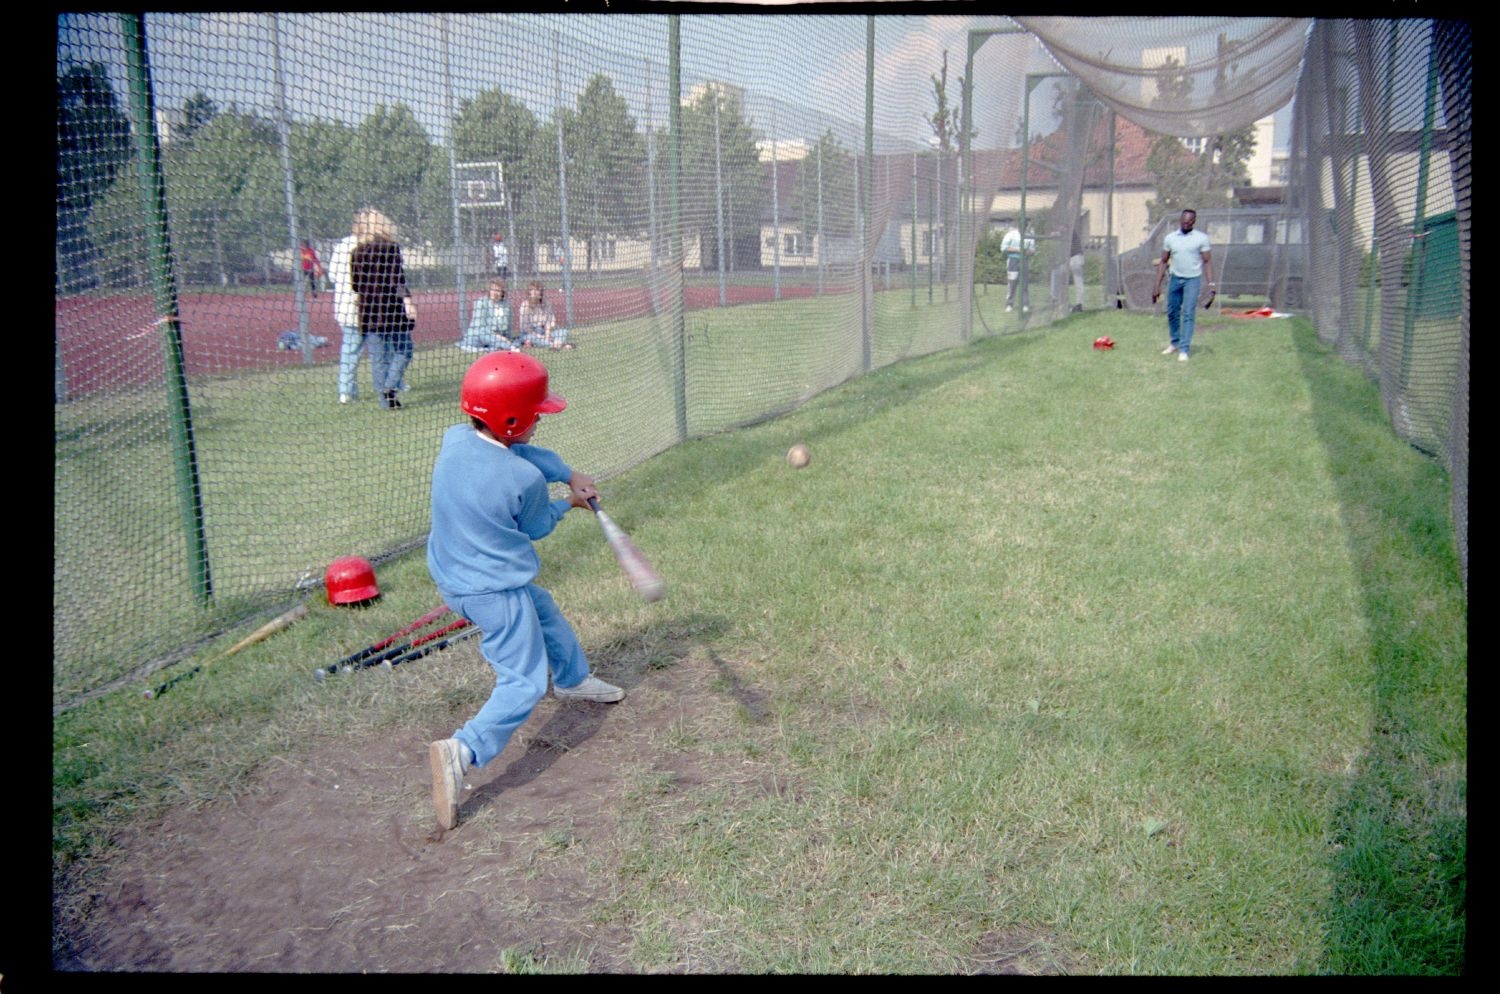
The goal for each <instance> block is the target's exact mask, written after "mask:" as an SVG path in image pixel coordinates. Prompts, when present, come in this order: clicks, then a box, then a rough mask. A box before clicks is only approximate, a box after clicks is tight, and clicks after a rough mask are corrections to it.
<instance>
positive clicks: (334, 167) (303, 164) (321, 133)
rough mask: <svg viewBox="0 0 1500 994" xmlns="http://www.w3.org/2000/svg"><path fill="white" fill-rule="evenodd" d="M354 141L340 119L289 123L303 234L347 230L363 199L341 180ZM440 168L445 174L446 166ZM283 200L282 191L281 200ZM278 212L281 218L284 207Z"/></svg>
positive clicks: (310, 235)
mask: <svg viewBox="0 0 1500 994" xmlns="http://www.w3.org/2000/svg"><path fill="white" fill-rule="evenodd" d="M353 143H354V129H353V128H352V127H350V126H349V125H347V124H344V123H342V122H338V121H308V122H301V121H298V122H296V123H294V124H293V125H292V131H291V139H290V147H291V159H292V178H293V180H294V181H295V184H296V187H295V189H296V197H297V221H298V224H299V225H300V226H301V228H302V231H303V232H304V236H305V237H308V238H342V237H344V236H345V235H347V234H348V233H349V228H350V223H351V221H352V220H353V217H354V211H355V209H356V208H358V207H359V206H360V205H361V202H362V201H361V197H360V193H359V191H358V190H357V189H354V188H351V187H349V186H347V185H346V184H345V183H344V181H343V180H344V163H345V160H346V159H347V157H348V152H349V149H350V148H351V147H352V146H353ZM278 162H279V159H278ZM443 172H444V174H445V175H446V172H447V169H446V166H445V167H444V170H443ZM285 200H286V197H285V194H283V196H282V203H283V204H284V203H285ZM279 213H280V215H281V216H282V217H283V218H284V216H285V214H286V212H285V210H282V211H280V212H279ZM284 223H285V222H284V221H283V224H284ZM285 230H286V229H285V228H284V227H283V228H282V231H283V232H284V231H285Z"/></svg>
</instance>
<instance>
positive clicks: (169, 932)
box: [54, 645, 774, 973]
mask: <svg viewBox="0 0 1500 994" xmlns="http://www.w3.org/2000/svg"><path fill="white" fill-rule="evenodd" d="M743 669H744V667H743V665H742V664H737V663H735V662H734V661H730V660H726V659H724V658H722V657H720V656H718V655H717V654H716V653H713V652H711V651H708V652H705V650H704V649H703V647H702V646H701V645H700V646H698V647H696V648H695V649H694V650H692V651H690V652H687V653H684V654H683V655H681V656H680V657H679V658H677V659H676V660H675V661H674V662H673V663H672V664H671V665H670V666H668V667H665V668H662V669H655V670H645V671H643V672H640V673H639V675H638V676H637V677H633V678H631V679H629V680H622V681H620V682H622V683H625V684H626V686H627V689H628V691H629V693H628V696H627V697H626V698H625V700H624V701H622V702H620V703H618V704H591V703H577V702H569V703H566V704H564V703H561V702H559V701H556V700H554V699H553V698H552V697H551V696H550V695H549V696H548V697H546V698H544V699H543V701H542V703H540V704H539V705H538V706H537V709H536V711H535V712H534V713H533V714H532V716H531V717H530V718H529V719H528V721H527V722H526V724H525V725H523V726H522V727H521V729H520V730H519V731H518V732H517V734H516V736H515V737H514V738H513V739H512V741H511V742H510V744H509V745H508V746H507V748H506V750H505V752H504V753H503V754H502V755H501V756H500V757H498V758H497V759H496V760H494V761H493V762H491V763H490V764H489V765H487V766H486V767H484V768H483V769H479V770H471V771H470V772H469V774H468V775H467V776H466V777H465V784H466V788H467V789H466V790H465V792H464V797H463V804H462V808H461V820H460V822H459V824H458V826H457V827H456V828H455V829H453V830H452V831H449V832H446V833H445V832H443V831H441V830H440V829H438V828H437V827H436V821H435V819H434V815H433V811H432V803H431V781H430V779H429V773H428V766H427V743H428V742H429V741H430V740H432V739H435V738H442V737H445V736H447V735H449V734H451V733H452V728H451V727H447V728H410V729H401V730H399V731H398V732H397V733H396V734H381V735H375V736H371V737H370V738H369V739H368V740H366V741H363V742H360V743H357V744H351V743H349V742H347V741H345V742H341V743H340V744H338V745H337V746H336V747H335V746H330V745H325V746H321V747H312V748H310V749H309V750H308V751H306V752H289V753H287V754H286V755H285V756H284V757H280V758H278V759H277V760H276V761H274V762H272V763H271V764H269V765H268V767H267V768H265V769H264V770H263V771H261V773H260V774H259V776H258V777H257V779H256V781H255V785H254V787H253V788H252V789H250V790H248V791H246V792H244V793H243V794H242V795H241V796H237V797H230V798H225V799H222V800H218V801H214V802H212V803H210V804H208V805H207V806H205V807H203V808H200V809H198V810H196V811H189V810H180V811H175V812H173V813H171V814H170V815H168V816H167V817H166V818H165V819H164V820H163V821H162V822H161V823H160V824H156V825H152V826H146V827H140V828H138V829H136V830H134V831H132V832H130V833H129V835H128V836H127V837H125V838H123V839H121V840H120V841H121V847H120V854H119V856H118V858H116V859H115V860H114V861H113V862H111V863H110V864H109V865H108V866H106V867H104V868H103V869H102V870H96V872H94V873H93V874H91V876H90V881H89V883H88V885H87V888H86V890H85V892H83V893H81V894H74V895H73V897H72V898H71V899H70V900H69V901H68V902H67V906H66V907H62V906H59V907H58V908H55V909H54V911H55V913H56V914H57V916H58V918H59V919H60V920H59V922H58V923H57V924H56V925H55V927H56V928H58V929H59V935H60V937H61V939H62V941H61V942H58V943H56V946H55V952H54V968H55V969H58V970H61V971H151V972H157V971H160V972H293V973H301V972H331V973H344V972H348V973H359V972H366V971H368V972H391V973H428V972H453V973H465V972H495V971H502V970H505V969H507V968H508V966H507V964H508V963H509V962H511V961H513V960H514V959H515V958H516V957H518V956H519V957H522V958H523V960H524V961H529V962H531V963H534V964H539V965H540V966H541V967H542V968H543V969H545V968H546V965H547V964H548V963H553V964H565V965H567V966H569V967H570V968H574V969H578V968H581V969H585V970H587V971H589V972H606V973H608V972H624V973H631V972H640V971H641V970H642V966H641V965H640V964H639V963H638V962H636V961H635V960H633V958H632V942H633V936H634V930H633V929H632V928H631V927H630V923H629V922H617V921H613V920H611V916H610V914H609V913H608V909H609V906H610V902H611V899H612V898H613V897H614V896H615V891H616V888H617V882H618V880H619V860H620V855H621V852H622V850H623V848H624V847H623V845H622V832H623V831H625V829H626V826H625V825H624V818H625V812H626V811H628V812H629V816H630V817H631V818H634V819H639V818H640V817H641V816H642V814H643V813H644V814H645V815H646V817H647V818H648V819H649V818H653V817H657V816H660V815H663V814H664V813H665V812H667V811H669V810H671V809H672V808H673V807H677V808H678V809H680V807H681V806H682V805H683V804H689V805H691V804H693V803H694V801H693V800H692V797H693V795H694V792H696V791H700V790H713V791H715V792H719V791H723V790H725V789H726V788H727V789H730V790H734V791H741V790H742V791H745V792H752V793H750V794H749V796H754V794H753V792H762V791H765V790H770V789H774V787H773V786H772V784H773V782H774V777H773V771H772V770H770V769H769V768H768V767H767V766H766V764H764V763H761V762H759V761H756V760H752V759H750V758H748V757H747V755H746V754H745V753H744V752H743V751H738V752H734V751H732V750H730V751H726V753H728V752H734V754H733V755H727V754H726V755H717V754H712V753H709V752H707V751H705V750H693V749H684V748H682V746H681V743H680V739H681V735H682V732H683V730H684V728H694V729H706V728H709V727H711V726H713V725H714V724H716V723H717V724H718V725H719V727H721V728H722V727H724V723H736V724H738V725H739V727H740V729H741V731H749V732H751V734H754V732H753V729H754V727H755V726H761V727H764V725H765V723H766V711H765V708H764V706H763V705H762V704H761V703H760V702H759V701H758V700H757V699H756V698H755V696H754V694H753V692H752V691H749V690H747V689H746V687H745V686H744V685H743V683H742V682H741V681H740V680H739V677H738V675H737V674H738V673H739V672H743ZM604 675H606V676H611V677H612V678H617V676H616V675H614V674H609V673H605V674H604ZM374 677H375V675H374V674H372V678H374ZM479 703H480V702H478V701H475V702H474V706H475V707H476V708H477V707H478V704H479ZM463 717H465V715H457V714H455V721H459V720H462V718H463ZM642 784H651V785H655V789H654V790H653V791H651V793H653V794H654V795H658V796H652V797H651V798H650V802H649V803H645V804H643V803H641V801H640V797H641V791H642ZM632 799H633V800H632ZM627 801H628V802H629V803H627ZM635 831H636V832H638V831H639V825H638V824H637V825H636V826H635ZM637 837H638V836H637ZM508 958H509V959H508ZM699 969H709V970H714V971H734V969H735V965H734V964H732V963H726V964H716V965H700V966H699Z"/></svg>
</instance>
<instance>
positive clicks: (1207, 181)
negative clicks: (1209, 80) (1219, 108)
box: [1146, 58, 1255, 224]
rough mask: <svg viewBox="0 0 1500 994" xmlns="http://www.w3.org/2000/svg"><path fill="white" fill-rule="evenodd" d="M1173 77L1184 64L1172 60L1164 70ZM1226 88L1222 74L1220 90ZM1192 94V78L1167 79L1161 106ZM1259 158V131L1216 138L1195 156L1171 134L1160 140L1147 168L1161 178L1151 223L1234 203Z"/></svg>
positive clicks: (1160, 95)
mask: <svg viewBox="0 0 1500 994" xmlns="http://www.w3.org/2000/svg"><path fill="white" fill-rule="evenodd" d="M1163 68H1164V70H1166V71H1167V72H1168V73H1171V72H1172V71H1174V70H1182V65H1181V63H1179V62H1177V60H1175V59H1172V58H1168V59H1167V60H1166V62H1165V63H1164V65H1163ZM1222 85H1225V79H1224V77H1223V76H1222V74H1221V77H1220V79H1219V81H1218V82H1217V83H1216V87H1217V86H1222ZM1191 92H1192V78H1191V77H1190V76H1188V75H1187V74H1186V73H1185V72H1183V71H1178V72H1176V73H1175V75H1164V76H1163V77H1162V78H1161V79H1160V80H1159V81H1158V93H1157V97H1156V104H1157V105H1158V106H1175V105H1179V104H1180V103H1181V102H1182V101H1183V100H1185V99H1186V98H1187V97H1188V96H1189V95H1190V94H1191ZM1254 153H1255V128H1254V126H1253V125H1248V126H1246V127H1244V128H1240V129H1239V130H1236V131H1231V132H1227V133H1224V134H1217V135H1210V136H1209V137H1208V138H1207V139H1206V140H1205V141H1204V143H1203V150H1202V151H1201V152H1200V153H1199V154H1197V155H1194V154H1193V153H1192V152H1190V151H1188V150H1187V148H1186V147H1185V146H1184V145H1183V144H1182V141H1181V139H1179V138H1175V137H1173V136H1171V135H1158V136H1157V137H1156V139H1155V140H1154V141H1153V142H1152V143H1151V151H1150V153H1149V154H1148V155H1147V157H1146V168H1147V169H1148V170H1149V171H1150V172H1151V173H1152V175H1154V176H1155V177H1156V197H1155V198H1154V199H1152V200H1148V201H1147V202H1146V209H1147V211H1148V212H1149V216H1150V218H1151V223H1153V224H1154V223H1155V221H1156V219H1158V218H1160V217H1163V216H1169V215H1172V214H1177V213H1180V212H1181V211H1183V210H1185V209H1187V208H1189V207H1191V208H1195V209H1196V208H1205V207H1223V206H1226V205H1228V204H1230V203H1232V202H1233V190H1234V187H1235V186H1236V185H1237V184H1241V183H1245V182H1247V181H1248V179H1249V169H1248V166H1249V163H1250V157H1251V156H1252V155H1253V154H1254Z"/></svg>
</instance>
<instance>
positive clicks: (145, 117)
mask: <svg viewBox="0 0 1500 994" xmlns="http://www.w3.org/2000/svg"><path fill="white" fill-rule="evenodd" d="M120 22H121V26H122V28H123V33H124V36H125V56H126V59H127V60H128V63H129V73H130V106H131V112H132V114H133V116H134V117H135V127H133V128H131V137H132V139H133V140H134V143H135V155H136V164H137V167H138V169H139V170H140V171H139V173H138V179H139V180H140V196H141V208H142V213H144V214H145V216H146V217H147V218H148V219H149V220H148V222H147V223H146V225H145V228H146V247H147V264H148V265H149V266H150V269H151V287H152V291H153V295H154V297H155V303H156V313H157V315H158V317H157V320H156V324H157V327H159V328H161V331H162V347H163V349H164V350H165V352H166V367H167V368H166V386H167V419H168V423H169V426H170V430H171V434H172V454H173V465H174V467H175V469H176V475H177V501H178V509H179V511H180V512H181V515H182V531H183V536H184V537H185V538H186V540H187V552H188V560H189V562H188V569H189V572H190V573H191V575H192V577H193V594H194V596H196V597H197V599H198V603H199V604H200V605H201V606H203V607H208V606H210V605H211V604H212V602H213V593H214V588H213V576H212V573H211V571H210V569H209V562H208V538H207V535H206V533H205V531H204V516H203V488H202V486H201V484H200V482H199V479H198V454H197V448H196V445H195V443H194V440H193V410H192V406H191V404H189V402H188V389H187V370H186V368H185V366H184V363H183V352H182V323H181V320H180V316H179V314H178V310H177V277H176V275H175V274H174V273H173V271H172V244H171V238H170V236H169V234H168V229H167V188H166V183H165V181H164V180H163V178H162V172H161V146H160V145H159V144H158V143H157V138H156V108H155V102H154V100H153V98H152V93H151V74H150V65H151V62H150V59H149V58H148V56H147V54H146V25H145V20H144V17H143V15H141V14H121V15H120Z"/></svg>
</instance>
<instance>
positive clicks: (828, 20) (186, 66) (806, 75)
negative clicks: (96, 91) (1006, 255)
mask: <svg viewBox="0 0 1500 994" xmlns="http://www.w3.org/2000/svg"><path fill="white" fill-rule="evenodd" d="M780 9H781V8H775V7H772V8H769V12H768V13H765V14H746V15H739V14H736V15H684V16H683V17H682V19H681V40H682V56H681V61H682V86H683V90H684V93H685V94H686V93H687V92H688V91H690V89H691V87H692V85H693V84H694V83H696V82H701V81H703V80H706V79H722V80H725V81H727V82H730V83H734V84H736V85H739V86H742V87H745V88H746V89H747V91H748V94H747V104H748V111H749V113H750V114H751V116H752V117H753V118H754V119H755V123H756V126H757V128H758V130H760V131H761V132H762V133H763V134H766V135H768V136H769V135H770V134H771V133H772V132H773V131H774V132H775V133H776V134H777V135H778V137H783V138H791V137H798V136H805V135H812V134H816V133H818V132H820V131H821V130H822V129H824V128H833V129H834V131H835V133H837V134H839V135H840V137H841V138H843V139H844V140H845V141H846V142H847V143H849V144H850V145H851V146H852V147H858V146H859V145H862V144H863V128H864V122H863V110H864V87H865V58H866V56H865V52H866V44H865V42H866V27H867V23H868V22H867V18H866V16H865V14H854V15H847V16H840V15H825V16H813V17H810V16H806V15H798V16H796V17H788V16H786V15H785V14H784V13H776V11H778V10H780ZM945 9H951V8H945ZM445 20H446V28H447V45H446V49H447V51H448V53H449V57H448V60H447V66H446V72H445V66H444V60H443V52H444V50H445V45H444V24H445ZM146 23H147V39H148V44H149V47H150V56H151V66H152V78H153V83H154V86H155V88H156V90H155V98H156V103H157V106H158V107H167V108H172V109H176V108H180V107H181V106H182V104H183V102H184V101H186V100H187V99H188V97H190V96H191V95H192V94H193V93H195V92H198V91H200V90H201V91H204V92H206V93H207V94H208V95H209V96H210V97H211V98H213V99H214V101H215V102H216V103H218V104H219V105H220V106H227V105H228V104H229V103H231V102H233V103H236V104H238V105H240V106H241V107H242V108H255V109H258V110H260V111H262V112H269V111H271V110H272V109H273V108H274V107H275V105H276V100H277V93H276V90H277V86H276V83H277V77H278V74H277V71H276V66H277V63H278V58H279V63H280V66H281V74H280V77H281V79H282V81H283V83H284V88H285V93H284V99H285V100H286V102H287V105H288V106H289V108H290V109H291V112H292V114H293V115H294V116H295V117H298V118H307V117H322V118H333V119H338V120H343V121H346V122H349V123H358V122H359V121H360V120H361V119H363V118H364V117H365V116H366V115H368V114H369V113H370V112H371V111H373V110H374V109H375V108H376V107H377V106H379V105H381V104H385V105H390V104H392V103H395V102H396V101H402V102H404V103H406V104H407V105H408V106H410V107H411V108H412V110H413V112H414V113H415V114H416V115H417V118H418V120H419V121H420V122H421V123H422V124H423V126H424V127H425V128H426V129H427V131H428V135H429V137H430V138H432V139H433V140H434V141H440V142H441V141H446V139H447V131H448V129H447V124H446V122H447V119H448V111H447V107H448V99H449V97H448V94H449V89H450V86H451V92H452V99H453V101H454V103H455V104H457V103H458V102H459V101H461V100H463V99H465V98H469V97H472V96H473V95H474V94H475V93H476V92H478V91H480V90H482V89H486V88H491V87H495V86H499V87H501V88H502V89H503V90H504V91H505V92H507V93H509V94H511V95H512V96H514V97H516V98H517V99H520V100H522V101H523V102H525V103H526V105H527V106H528V107H530V108H531V109H532V111H533V112H534V113H536V114H537V116H538V117H539V118H543V119H547V118H549V117H550V116H551V114H552V112H553V108H554V107H555V106H556V103H557V99H558V94H559V92H560V93H561V95H562V100H563V102H565V103H566V104H568V105H570V106H571V105H572V104H573V102H574V100H575V99H576V94H577V93H578V92H579V91H581V90H582V88H583V85H584V82H585V81H586V80H587V78H588V77H589V76H590V75H592V74H593V73H595V72H605V73H607V74H608V75H609V76H610V77H611V79H612V80H613V81H614V84H615V88H616V90H617V92H619V93H620V94H621V96H623V97H624V98H625V99H626V101H627V102H628V103H629V104H630V106H631V109H632V112H633V113H634V114H635V115H636V117H637V119H638V120H639V121H641V122H643V123H644V122H647V121H650V122H653V123H655V124H656V125H657V126H660V125H662V124H664V123H665V118H666V113H667V104H666V74H667V66H666V61H667V51H668V50H667V37H668V18H667V17H666V16H665V15H654V14H653V15H607V14H532V13H526V14H502V15H495V14H487V15H468V14H456V15H450V16H449V17H448V18H446V19H444V18H442V17H440V16H439V15H436V14H384V13H377V14H339V13H313V14H279V15H271V14H262V13H249V14H246V13H226V14H148V15H147V19H146ZM1009 23H1010V22H1009V21H1008V19H1005V18H1001V17H996V16H983V17H980V16H952V15H947V14H945V15H941V16H918V15H902V16H877V17H876V18H875V41H876V59H875V63H876V64H875V97H876V101H875V102H876V111H875V127H876V131H877V133H878V135H879V138H878V143H879V144H880V145H881V146H882V147H884V148H895V147H908V146H911V147H915V146H917V145H926V144H928V143H930V141H931V139H932V132H931V127H930V125H928V123H927V122H926V120H925V118H926V116H927V115H930V114H931V113H932V109H933V102H934V101H933V87H932V83H931V81H930V80H931V77H932V76H934V75H936V74H938V73H939V72H940V67H941V64H942V59H943V52H944V50H946V51H947V53H948V79H949V103H950V106H955V107H956V106H958V104H959V93H960V91H959V83H958V77H959V76H960V75H961V74H962V73H963V71H964V58H965V55H966V53H967V39H968V32H969V30H970V29H971V28H996V27H1002V26H1007V25H1009ZM59 28H60V39H61V40H62V41H64V42H66V43H68V44H69V45H70V48H69V51H68V53H67V54H69V55H72V56H76V57H78V58H81V59H82V58H101V59H102V60H103V61H105V62H106V63H107V64H109V65H110V66H111V70H112V73H113V74H114V76H115V78H116V86H117V87H118V89H119V92H120V94H121V97H122V102H123V98H124V95H125V92H126V82H125V79H124V71H123V60H122V59H121V57H120V40H119V20H118V18H117V17H116V16H115V15H97V14H80V15H60V17H59ZM86 53H93V54H86ZM62 56H63V53H61V52H60V53H59V57H60V58H62ZM1056 68H1057V67H1056V65H1055V64H1054V63H1052V61H1051V59H1050V57H1049V56H1047V55H1046V53H1045V51H1044V50H1042V49H1041V48H1040V46H1038V45H1037V44H1036V43H1035V42H1034V41H1033V40H1032V39H1031V38H1030V37H1029V36H1022V35H1015V36H1012V35H998V36H996V37H992V38H991V39H990V40H989V41H987V42H986V43H985V45H984V46H983V47H982V48H981V50H980V53H979V56H978V58H977V61H976V69H975V73H974V75H975V101H974V106H975V125H976V127H977V128H978V130H979V138H978V142H977V143H978V145H980V146H981V147H996V146H1004V145H1008V144H1010V143H1011V141H1012V140H1013V139H1014V136H1015V133H1016V130H1017V126H1018V124H1019V107H1020V80H1021V79H1022V78H1023V76H1024V74H1025V73H1027V72H1042V71H1047V70H1056ZM1050 105H1051V101H1050V100H1049V99H1044V94H1043V92H1042V91H1038V93H1037V94H1035V95H1033V99H1032V107H1031V115H1032V130H1033V131H1034V132H1046V131H1050V130H1051V129H1052V128H1053V127H1055V122H1054V121H1051V120H1049V118H1050V110H1051V106H1050ZM1289 117H1290V114H1289V111H1288V112H1286V113H1284V114H1282V115H1279V116H1278V125H1279V127H1278V134H1277V146H1278V147H1281V146H1283V145H1284V144H1285V138H1284V137H1283V135H1284V134H1285V133H1286V132H1287V131H1289V130H1290V129H1289V128H1287V127H1285V125H1286V124H1287V123H1289ZM1283 119H1286V120H1283Z"/></svg>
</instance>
